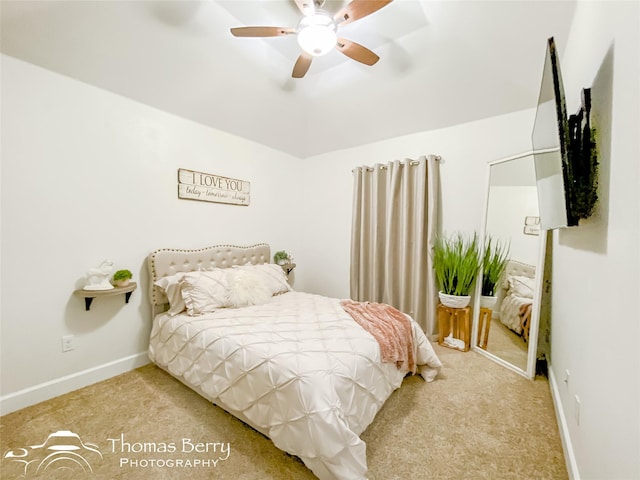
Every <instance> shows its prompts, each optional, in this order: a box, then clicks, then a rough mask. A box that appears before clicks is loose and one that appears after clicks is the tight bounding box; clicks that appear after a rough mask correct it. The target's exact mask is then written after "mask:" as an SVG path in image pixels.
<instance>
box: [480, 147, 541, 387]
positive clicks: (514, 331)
mask: <svg viewBox="0 0 640 480" xmlns="http://www.w3.org/2000/svg"><path fill="white" fill-rule="evenodd" d="M538 208H539V207H538V193H537V188H536V173H535V166H534V155H533V153H525V154H521V155H516V156H513V157H509V158H507V159H503V160H499V161H496V162H492V163H491V164H489V186H488V193H487V206H486V216H485V227H484V241H485V242H486V241H487V239H489V238H491V239H492V242H493V243H494V244H495V243H496V242H499V243H500V244H502V245H506V246H508V253H507V255H506V257H507V258H508V261H507V263H506V267H505V268H504V270H503V273H502V274H501V276H500V277H499V280H498V281H497V283H496V284H495V289H494V293H493V295H494V296H495V298H494V299H492V301H491V302H486V303H484V302H483V303H481V300H485V301H486V297H484V298H481V297H480V295H476V297H477V300H476V306H475V308H474V314H475V328H474V331H475V336H474V344H475V345H474V348H475V349H476V350H478V351H480V352H482V353H483V354H486V355H487V356H489V357H491V358H493V359H495V360H496V361H498V362H499V363H502V364H504V365H505V366H507V367H509V368H511V369H513V370H515V371H517V372H518V373H521V374H523V375H526V376H528V377H533V376H534V375H535V363H536V351H537V339H538V325H539V312H540V289H541V284H542V275H543V272H542V269H543V265H544V258H543V257H544V246H545V242H544V240H543V238H546V231H544V230H543V231H541V230H540V218H539V213H538V212H539V210H538ZM478 293H480V292H478Z"/></svg>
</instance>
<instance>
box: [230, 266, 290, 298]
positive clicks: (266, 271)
mask: <svg viewBox="0 0 640 480" xmlns="http://www.w3.org/2000/svg"><path fill="white" fill-rule="evenodd" d="M233 269H234V270H245V271H249V272H252V273H255V275H257V276H259V277H260V278H261V279H262V283H263V284H264V286H265V287H266V288H267V290H269V291H270V292H271V295H278V294H280V293H285V292H289V291H291V287H290V286H289V280H288V279H287V274H286V273H284V270H283V269H282V267H281V266H280V265H276V264H275V263H262V264H260V265H240V266H235V267H233Z"/></svg>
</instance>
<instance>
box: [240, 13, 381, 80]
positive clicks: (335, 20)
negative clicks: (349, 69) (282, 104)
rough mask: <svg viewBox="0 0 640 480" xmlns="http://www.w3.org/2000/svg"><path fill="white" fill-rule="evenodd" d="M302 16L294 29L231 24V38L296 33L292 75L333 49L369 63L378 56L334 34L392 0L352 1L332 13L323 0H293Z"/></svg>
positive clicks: (277, 35)
mask: <svg viewBox="0 0 640 480" xmlns="http://www.w3.org/2000/svg"><path fill="white" fill-rule="evenodd" d="M294 1H295V3H296V5H297V6H298V8H299V9H300V11H301V12H302V14H303V15H304V16H303V17H302V19H301V20H300V22H299V23H298V26H297V27H296V28H283V27H235V28H232V29H231V34H232V35H234V36H235V37H281V36H286V35H296V34H297V35H298V43H299V44H300V47H301V48H302V53H301V54H300V56H299V57H298V60H297V61H296V64H295V65H294V67H293V73H292V74H291V76H292V77H293V78H302V77H304V76H305V74H306V73H307V71H308V70H309V67H310V66H311V61H312V60H313V57H317V56H320V55H325V54H326V53H329V52H330V51H331V50H333V49H334V48H336V49H338V50H339V51H340V52H341V53H343V54H344V55H346V56H347V57H349V58H351V59H353V60H355V61H357V62H360V63H363V64H365V65H373V64H374V63H376V62H377V61H378V60H379V59H380V57H378V55H376V54H375V53H373V52H372V51H371V50H369V49H368V48H366V47H363V46H362V45H360V44H359V43H356V42H353V41H351V40H347V39H345V38H339V37H338V34H337V32H338V27H340V26H342V25H346V24H348V23H352V22H355V21H356V20H359V19H361V18H363V17H366V16H367V15H370V14H372V13H374V12H377V11H378V10H380V9H381V8H382V7H384V6H385V5H387V4H389V3H391V2H392V1H393V0H353V1H352V2H350V3H349V4H348V5H347V6H345V7H344V8H342V9H341V10H340V11H339V12H338V13H336V14H335V15H333V16H332V15H331V14H329V13H328V12H325V11H324V10H321V7H322V5H324V1H325V0H294Z"/></svg>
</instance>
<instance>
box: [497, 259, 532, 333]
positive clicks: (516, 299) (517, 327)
mask: <svg viewBox="0 0 640 480" xmlns="http://www.w3.org/2000/svg"><path fill="white" fill-rule="evenodd" d="M535 274H536V267H535V266H533V265H528V264H526V263H522V262H518V261H515V260H509V262H508V263H507V267H506V268H505V271H504V273H503V275H502V278H501V280H500V288H499V289H498V292H497V299H496V304H495V306H494V315H495V316H496V317H498V318H499V319H500V322H502V324H504V325H506V326H507V327H508V328H510V329H511V330H513V331H514V332H516V333H517V334H518V335H521V336H522V338H523V340H524V341H528V339H529V324H530V322H531V310H532V306H533V295H534V291H535Z"/></svg>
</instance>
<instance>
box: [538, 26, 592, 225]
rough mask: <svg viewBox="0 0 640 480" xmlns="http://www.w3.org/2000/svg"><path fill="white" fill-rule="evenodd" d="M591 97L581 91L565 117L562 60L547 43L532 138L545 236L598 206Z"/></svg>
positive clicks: (554, 48)
mask: <svg viewBox="0 0 640 480" xmlns="http://www.w3.org/2000/svg"><path fill="white" fill-rule="evenodd" d="M590 111H591V91H590V89H584V90H583V91H582V106H581V108H580V110H579V111H578V113H576V114H575V115H571V116H570V117H567V106H566V101H565V94H564V86H563V84H562V74H561V72H560V60H559V58H558V53H557V50H556V45H555V42H554V40H553V37H551V38H550V39H549V40H548V41H547V53H546V57H545V63H544V71H543V74H542V82H541V84H540V95H539V97H538V105H537V108H536V118H535V122H534V126H533V133H532V136H531V140H532V144H533V152H534V164H535V171H536V186H537V190H538V205H539V209H540V227H541V228H542V229H544V230H549V229H553V228H562V227H572V226H576V225H578V222H579V220H580V219H581V218H587V217H589V216H590V215H591V214H592V212H593V209H594V205H595V203H596V200H597V193H596V190H597V179H596V176H597V164H598V162H597V156H596V148H595V132H594V130H592V128H591V125H590Z"/></svg>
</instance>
